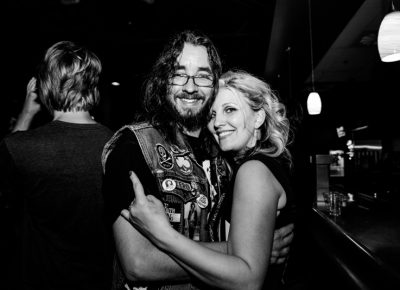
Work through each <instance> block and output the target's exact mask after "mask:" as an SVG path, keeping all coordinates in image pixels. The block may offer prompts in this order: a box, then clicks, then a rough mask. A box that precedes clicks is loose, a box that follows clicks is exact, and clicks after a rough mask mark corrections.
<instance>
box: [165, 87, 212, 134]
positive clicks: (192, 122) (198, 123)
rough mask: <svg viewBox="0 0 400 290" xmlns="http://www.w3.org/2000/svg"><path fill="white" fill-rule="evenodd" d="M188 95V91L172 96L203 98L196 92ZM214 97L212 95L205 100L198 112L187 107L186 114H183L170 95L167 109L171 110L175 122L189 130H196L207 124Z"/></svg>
mask: <svg viewBox="0 0 400 290" xmlns="http://www.w3.org/2000/svg"><path fill="white" fill-rule="evenodd" d="M186 96H187V94H186V93H181V94H179V96H173V97H172V98H174V97H175V98H176V97H179V98H188V99H191V98H199V99H200V98H201V97H200V96H198V95H196V94H194V95H190V96H188V97H186ZM213 99H214V98H213V97H211V96H210V97H209V98H208V99H207V100H205V103H204V104H203V106H202V107H201V108H200V110H199V111H198V112H193V110H191V109H187V110H186V112H185V114H183V113H181V112H179V111H178V109H177V108H176V104H174V103H173V102H172V100H171V97H168V98H167V110H168V111H169V112H170V114H171V117H172V118H173V119H174V120H175V122H176V123H178V124H180V125H182V126H183V127H184V128H185V129H186V130H187V131H196V130H198V129H201V128H203V127H204V126H206V125H207V122H208V115H209V112H210V108H211V105H212V101H213Z"/></svg>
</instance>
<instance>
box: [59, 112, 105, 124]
mask: <svg viewBox="0 0 400 290" xmlns="http://www.w3.org/2000/svg"><path fill="white" fill-rule="evenodd" d="M53 115H54V118H53V121H56V120H57V121H62V122H68V123H76V124H96V123H97V122H96V121H95V120H94V119H93V117H92V116H91V115H90V113H89V112H87V111H74V112H62V111H54V114H53Z"/></svg>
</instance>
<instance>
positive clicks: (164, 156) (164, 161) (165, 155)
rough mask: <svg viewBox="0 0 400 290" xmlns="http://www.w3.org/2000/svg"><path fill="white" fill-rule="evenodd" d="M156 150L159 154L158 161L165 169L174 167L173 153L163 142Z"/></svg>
mask: <svg viewBox="0 0 400 290" xmlns="http://www.w3.org/2000/svg"><path fill="white" fill-rule="evenodd" d="M156 152H157V155H158V163H159V164H160V166H161V167H162V168H164V169H171V168H172V167H174V161H173V158H172V155H171V153H169V152H168V151H167V149H165V147H164V146H163V145H161V144H157V145H156Z"/></svg>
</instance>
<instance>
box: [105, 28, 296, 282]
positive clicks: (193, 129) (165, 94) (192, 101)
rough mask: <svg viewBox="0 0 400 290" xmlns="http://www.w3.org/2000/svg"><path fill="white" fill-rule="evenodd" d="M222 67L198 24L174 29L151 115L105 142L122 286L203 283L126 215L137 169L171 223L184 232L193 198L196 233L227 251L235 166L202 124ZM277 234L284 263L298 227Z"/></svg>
mask: <svg viewBox="0 0 400 290" xmlns="http://www.w3.org/2000/svg"><path fill="white" fill-rule="evenodd" d="M221 72H222V66H221V60H220V58H219V55H218V52H217V50H216V48H215V46H214V44H213V43H212V42H211V40H210V39H209V38H208V37H207V36H205V35H204V34H202V33H199V32H194V31H184V32H181V33H179V34H177V35H175V36H174V37H173V38H172V39H171V41H170V42H169V43H168V44H167V46H166V47H165V49H164V50H163V52H162V54H161V56H160V57H159V58H158V60H157V61H156V63H155V65H154V67H153V70H152V73H151V75H150V76H149V78H148V80H147V82H146V86H145V94H144V101H143V104H144V110H143V111H144V112H143V116H142V117H143V119H144V122H139V123H135V124H132V125H128V126H124V127H123V128H121V129H120V130H119V131H117V132H116V133H115V135H114V137H113V138H112V139H111V140H110V141H109V142H108V143H107V145H106V146H105V149H104V151H103V166H104V170H105V183H104V191H105V198H106V204H107V206H109V208H108V210H107V212H108V219H109V221H110V223H111V224H112V229H113V234H114V240H115V247H116V253H117V255H116V263H115V269H116V271H115V278H116V279H114V282H115V284H114V288H115V289H123V287H131V288H132V287H140V286H149V285H150V287H154V288H156V289H193V287H195V286H194V284H196V287H201V286H202V285H200V283H199V282H198V281H194V280H193V279H190V276H189V274H188V273H187V272H186V271H185V270H183V268H182V267H181V266H180V265H179V264H178V263H177V262H176V261H174V260H173V259H172V258H171V257H170V256H168V255H167V254H166V253H164V252H162V251H159V250H158V249H157V248H156V247H155V246H154V245H153V244H152V243H151V242H150V241H149V240H147V239H146V238H144V237H143V236H142V235H141V233H140V232H138V231H137V230H136V229H135V228H134V227H132V226H131V225H130V224H129V223H128V222H127V221H126V220H125V219H124V218H123V217H122V216H120V212H121V210H123V209H125V208H127V207H128V206H129V204H130V202H131V201H132V200H133V199H134V192H133V189H132V184H131V181H130V178H129V172H130V171H134V172H135V173H136V174H137V175H138V177H139V179H140V180H141V182H142V184H143V186H144V188H145V191H146V193H147V194H149V193H151V194H153V195H155V196H157V197H159V198H160V199H161V200H162V201H163V203H164V207H165V211H166V213H167V215H168V217H169V220H170V223H171V226H172V227H174V228H175V229H176V230H178V231H179V232H181V233H182V232H183V231H184V230H185V216H187V215H185V205H186V204H190V203H191V202H194V204H195V206H196V208H197V211H198V212H199V218H198V227H199V229H200V230H199V235H194V237H196V239H198V241H199V242H201V243H204V244H205V245H206V246H207V247H210V248H212V249H214V250H216V251H224V252H226V251H227V244H226V242H225V240H226V238H225V234H226V229H225V221H224V217H225V215H226V210H227V209H228V208H229V196H227V193H228V192H229V186H230V185H229V181H230V177H231V175H230V173H231V171H230V167H229V165H228V163H227V162H226V161H225V160H224V159H223V158H222V156H221V155H220V153H219V149H218V146H217V145H216V144H215V143H214V140H213V139H212V137H210V136H209V133H208V132H207V130H203V128H205V127H206V124H207V121H208V114H209V110H210V106H211V105H212V103H213V101H214V98H215V94H216V91H217V90H218V80H219V77H220V75H221ZM186 208H188V207H186ZM275 235H276V241H277V242H275V244H274V250H275V252H273V256H274V258H273V259H274V261H277V262H280V261H281V260H282V259H283V260H284V259H285V255H286V254H287V249H288V245H289V244H290V242H291V239H292V237H293V234H292V227H291V226H288V227H286V228H283V229H281V230H280V231H278V232H276V234H275ZM119 270H122V271H119ZM121 274H122V275H121ZM191 287H192V288H191ZM151 289H152V288H151Z"/></svg>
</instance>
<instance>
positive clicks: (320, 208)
mask: <svg viewBox="0 0 400 290" xmlns="http://www.w3.org/2000/svg"><path fill="white" fill-rule="evenodd" d="M399 207H400V202H399V199H398V198H396V199H395V198H393V197H391V198H385V199H381V198H377V197H376V196H375V197H373V196H368V195H363V194H359V195H356V196H355V201H354V202H352V203H347V205H346V207H343V208H342V213H341V215H340V216H338V217H334V216H330V215H329V212H328V208H327V206H326V205H325V204H324V203H321V202H319V203H317V204H315V205H314V206H313V208H312V214H311V224H310V233H311V235H312V238H313V240H314V242H315V243H316V249H315V250H316V251H317V252H320V253H321V254H322V257H321V259H322V260H321V261H325V260H328V261H329V263H330V265H331V266H330V267H327V269H329V270H327V272H324V271H321V270H320V273H319V274H320V275H323V276H324V275H326V279H328V280H332V279H333V278H332V277H329V276H331V275H332V272H333V273H335V274H334V276H335V275H336V274H337V277H338V279H339V280H340V279H342V280H343V281H345V283H347V286H348V288H344V289H400V210H399ZM324 259H325V260H324ZM324 263H325V262H324ZM328 272H329V273H328ZM321 280H324V279H323V277H322V278H321Z"/></svg>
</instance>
